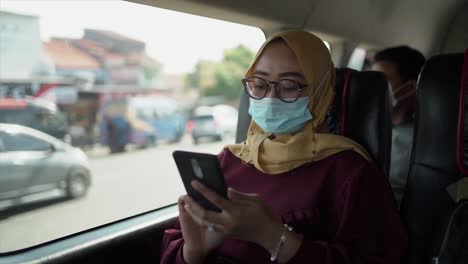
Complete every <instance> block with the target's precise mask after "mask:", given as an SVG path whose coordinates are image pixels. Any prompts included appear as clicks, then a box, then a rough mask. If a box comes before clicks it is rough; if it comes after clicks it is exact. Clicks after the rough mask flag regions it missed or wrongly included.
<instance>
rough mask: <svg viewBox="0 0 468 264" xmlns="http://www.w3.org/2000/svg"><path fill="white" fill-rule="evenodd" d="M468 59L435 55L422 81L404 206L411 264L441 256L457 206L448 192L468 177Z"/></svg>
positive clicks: (421, 78)
mask: <svg viewBox="0 0 468 264" xmlns="http://www.w3.org/2000/svg"><path fill="white" fill-rule="evenodd" d="M463 61H464V58H463V54H461V53H460V54H448V55H439V56H435V57H432V58H431V59H429V60H428V61H427V63H426V65H425V66H424V67H423V69H422V72H421V75H420V77H419V81H418V89H417V107H416V119H415V128H414V141H413V152H412V157H411V162H410V171H409V176H408V180H407V187H406V191H405V195H404V198H403V202H402V208H401V213H402V218H403V221H404V222H405V223H406V225H407V228H408V232H409V243H410V244H409V245H410V251H409V258H408V263H409V264H423V263H431V261H432V258H433V257H435V256H437V255H438V252H439V249H440V246H441V242H442V237H443V233H444V229H445V226H446V224H447V222H448V218H449V215H450V212H451V210H452V209H453V207H454V205H455V203H454V201H453V200H452V199H451V197H450V195H449V193H448V192H447V190H446V188H447V187H448V186H449V185H451V184H453V183H454V182H457V181H458V180H459V179H460V178H461V177H462V175H468V146H467V145H466V144H467V143H468V125H465V124H467V123H468V113H467V111H468V107H466V106H467V104H468V94H466V93H465V90H466V89H468V88H466V87H465V88H464V89H461V87H462V86H461V79H462V65H463ZM465 63H468V62H465ZM465 67H468V66H466V64H465ZM467 70H468V69H466V68H465V71H467ZM465 76H466V75H465ZM460 94H462V95H464V96H460ZM465 98H466V99H467V100H465Z"/></svg>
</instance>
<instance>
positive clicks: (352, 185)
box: [287, 165, 407, 264]
mask: <svg viewBox="0 0 468 264" xmlns="http://www.w3.org/2000/svg"><path fill="white" fill-rule="evenodd" d="M353 174H354V175H350V177H349V178H348V181H347V182H346V183H345V184H344V185H343V188H342V190H337V192H336V195H337V197H338V199H336V200H335V201H329V203H330V204H329V210H330V213H331V214H332V215H335V217H334V218H331V219H334V220H336V222H337V223H338V228H337V232H336V236H335V237H334V238H333V239H331V240H330V241H322V240H314V239H312V238H309V237H307V236H306V237H304V240H303V241H302V244H301V246H300V248H299V250H297V253H296V254H295V255H294V256H293V257H292V258H291V259H290V260H289V261H287V263H291V264H296V263H297V264H300V263H311V262H313V263H340V264H341V263H343V264H397V263H401V262H402V259H403V258H404V255H405V253H406V252H405V251H406V246H407V237H406V233H405V231H404V228H403V225H402V224H401V222H400V218H399V214H398V211H397V209H396V207H395V203H394V200H393V195H392V192H391V189H390V186H389V184H388V182H387V180H386V179H385V177H384V176H383V175H382V173H380V172H379V171H378V170H377V169H376V168H375V167H373V166H372V165H366V166H364V167H362V168H361V169H359V170H357V171H356V172H355V173H353Z"/></svg>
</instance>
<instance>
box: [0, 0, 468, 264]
mask: <svg viewBox="0 0 468 264" xmlns="http://www.w3.org/2000/svg"><path fill="white" fill-rule="evenodd" d="M131 2H136V3H140V4H145V5H148V6H156V7H160V8H165V9H169V10H174V11H179V12H185V13H190V14H194V15H200V16H205V17H210V18H215V19H222V20H226V21H231V22H235V23H240V24H246V25H251V26H255V27H258V28H260V29H262V30H263V32H264V33H265V35H266V36H268V35H270V34H272V33H273V32H276V31H278V30H281V29H290V28H302V29H305V30H310V31H313V32H316V33H317V34H318V35H320V36H321V37H323V38H324V39H326V40H327V41H329V42H330V44H331V46H332V47H336V48H337V49H340V48H341V49H343V50H348V49H349V47H355V46H357V45H358V44H359V45H369V46H372V47H387V46H393V45H399V44H407V45H410V46H412V47H415V48H418V49H419V50H421V51H422V52H423V53H424V54H425V55H426V56H427V57H430V56H433V55H436V54H439V53H448V52H462V51H463V48H466V47H468V30H466V25H467V24H468V1H465V0H408V1H367V0H358V1H345V0H340V1H339V0H330V1H318V0H312V1H306V0H295V1H271V0H258V1H256V2H255V4H252V1H247V0H238V1H226V0H223V1H220V0H192V1H172V0H159V1H156V0H132V1H131ZM182 34H183V33H182ZM351 50H352V49H351ZM342 53H343V58H342V59H343V60H341V61H346V58H347V57H349V55H350V53H349V52H348V53H346V51H343V52H342ZM346 54H347V55H346ZM456 56H458V57H457V58H458V59H456V58H454V57H450V58H445V59H444V58H440V57H439V58H436V59H434V60H430V61H429V63H430V64H431V65H432V66H431V67H427V68H426V69H425V70H424V72H423V75H422V77H421V81H420V82H421V83H420V85H419V86H418V89H421V87H423V88H422V89H423V91H426V92H425V93H420V94H418V100H421V99H424V100H426V99H427V100H428V101H427V103H426V104H419V105H418V111H419V112H423V111H424V109H425V108H427V107H432V105H431V103H433V102H435V101H437V102H441V104H442V106H441V111H443V113H444V115H445V116H447V117H450V118H452V119H453V120H452V119H450V120H451V121H453V122H452V123H450V124H451V125H450V126H451V127H450V129H448V130H447V131H448V132H447V133H449V132H450V133H451V134H450V135H449V136H446V137H445V136H444V138H446V139H447V140H448V141H450V142H451V144H450V145H449V146H446V147H447V148H455V145H456V144H455V143H454V142H452V141H455V136H453V135H454V133H455V131H456V130H457V129H458V128H457V127H456V120H455V119H456V117H457V116H456V115H455V113H453V111H452V110H453V109H452V108H450V109H451V110H450V111H452V112H450V111H449V110H447V109H446V108H447V107H446V108H444V106H447V105H450V104H456V105H457V106H458V94H456V93H455V90H456V88H453V91H452V90H450V91H452V92H453V93H450V94H449V95H447V97H445V95H444V92H445V90H444V91H441V89H439V91H438V92H437V91H436V90H437V89H435V88H437V87H440V86H441V85H446V86H445V87H450V89H452V87H453V85H452V84H453V82H455V81H454V78H456V77H454V76H452V75H450V74H449V73H448V72H447V71H448V70H449V69H454V70H453V75H455V73H459V72H460V69H459V68H457V67H456V63H459V60H460V59H459V56H460V55H456ZM453 60H455V61H456V62H453ZM443 63H448V64H443ZM441 65H442V66H441ZM444 65H445V66H444ZM447 65H448V66H447ZM336 66H337V67H344V66H345V65H344V63H341V65H336ZM446 66H447V67H446ZM437 67H442V68H440V69H444V68H443V67H446V68H445V69H446V71H443V72H442V73H440V74H438V71H437V70H434V69H435V68H437ZM339 71H341V73H339V74H338V75H340V74H342V75H343V73H344V72H346V70H345V69H342V70H339ZM352 74H354V75H351V76H352V77H350V78H352V79H350V80H351V82H350V86H349V87H347V88H346V87H345V85H344V83H343V86H339V87H338V88H337V89H349V91H348V96H349V98H348V99H347V103H348V104H347V105H346V106H343V105H342V104H337V105H339V107H340V110H339V111H343V109H342V108H343V107H346V108H347V109H349V108H350V107H351V106H358V105H359V106H362V107H363V108H359V109H358V110H356V111H355V112H347V114H346V120H355V119H356V120H360V119H358V118H357V116H359V115H362V112H363V111H364V112H367V111H369V115H366V116H365V118H364V121H363V123H362V124H361V125H362V127H363V129H361V130H360V129H358V126H359V124H355V125H352V126H346V129H348V130H345V131H344V134H345V135H349V136H350V137H355V138H356V140H357V141H359V142H360V143H362V144H364V145H367V147H368V148H369V149H371V152H372V155H373V157H374V159H376V160H379V163H380V164H381V167H382V168H383V169H384V170H388V158H389V154H388V153H389V151H390V148H389V144H390V143H389V138H390V134H389V132H388V131H389V130H390V126H389V123H388V122H389V119H385V117H386V116H389V105H388V101H387V100H385V98H386V97H387V96H388V94H387V93H388V89H386V85H387V84H386V82H385V81H384V80H383V79H382V76H381V75H380V74H372V73H371V74H369V73H367V74H364V73H359V72H353V73H352ZM444 74H445V75H444ZM449 75H450V76H449ZM432 76H436V77H434V78H439V80H440V81H439V82H434V81H433V78H432ZM340 78H342V80H343V79H345V78H347V77H346V75H343V76H341V77H339V79H338V80H340ZM426 80H427V81H426ZM338 82H339V81H338ZM445 82H450V84H445ZM358 87H359V88H360V89H366V92H369V91H371V90H373V89H372V88H375V87H379V88H380V90H379V89H374V92H375V93H374V94H373V95H372V96H373V100H371V103H363V102H360V101H356V98H358V96H357V93H359V92H362V91H360V90H358V89H357V88H358ZM456 91H458V90H456ZM343 93H344V92H343V90H341V93H339V96H342V94H343ZM247 108H248V97H247V96H246V95H245V94H243V96H242V98H241V102H240V108H239V124H238V131H237V136H236V141H241V140H242V139H243V138H245V135H246V134H245V133H246V131H247V129H248V124H249V117H248V113H247ZM456 110H458V108H457V109H456ZM340 113H341V112H340ZM424 118H426V119H424V120H417V121H416V122H417V125H416V127H419V133H421V132H420V131H421V130H422V129H421V127H425V130H427V129H434V130H437V128H440V126H439V123H438V122H442V121H440V120H434V119H433V117H431V116H426V117H424ZM385 120H387V121H385ZM343 122H344V120H340V124H343ZM444 122H446V121H444ZM350 123H351V122H350ZM387 126H388V127H387ZM416 130H417V131H416V132H415V135H418V138H419V134H417V133H418V129H416ZM439 130H440V129H439ZM434 133H436V132H434ZM437 133H442V132H440V131H439V132H437ZM452 136H453V137H452ZM420 138H421V139H420V140H419V139H418V140H415V143H414V146H413V148H414V149H415V151H414V153H413V158H412V165H411V166H412V170H411V172H410V174H411V175H412V176H411V178H410V179H412V181H414V182H410V183H409V187H408V188H409V189H410V196H409V197H408V198H405V200H404V206H403V209H402V210H403V218H404V219H405V222H406V223H408V224H411V225H412V227H414V230H411V227H410V234H411V232H416V233H418V234H421V232H428V230H430V229H434V228H436V227H435V226H436V225H439V224H440V221H443V220H441V219H439V220H437V221H438V222H437V223H434V222H430V223H428V225H425V226H421V227H418V225H419V222H418V223H415V222H414V221H416V220H415V219H420V220H419V221H421V219H422V221H423V222H424V221H425V220H427V219H428V217H434V215H433V214H434V213H436V212H439V213H440V215H439V216H438V217H445V216H446V214H447V209H448V208H449V206H447V205H446V204H447V203H449V202H448V201H446V200H444V201H443V202H441V203H445V204H444V205H441V209H440V210H438V211H434V212H432V213H428V211H430V209H428V208H427V207H423V208H419V207H418V206H419V205H420V204H421V199H422V198H421V197H428V195H429V196H430V195H432V193H431V190H432V189H431V188H435V189H438V191H439V192H440V186H439V187H437V186H436V187H434V186H432V185H433V184H434V183H440V184H441V183H442V182H445V181H448V180H450V181H452V179H448V178H446V177H445V172H447V173H450V175H451V176H453V177H459V175H460V172H459V169H458V168H457V167H456V166H457V165H456V164H455V157H452V156H450V157H449V158H448V159H450V160H448V159H447V160H444V161H446V163H444V164H442V165H440V167H441V168H443V169H442V170H436V171H435V172H433V173H435V174H437V175H435V176H434V177H435V178H437V180H434V181H431V182H430V183H427V182H426V181H425V180H422V179H421V177H420V176H418V175H420V174H421V173H423V172H421V171H420V170H427V167H424V166H422V165H421V163H423V161H422V160H421V159H422V158H429V161H430V162H431V163H432V162H433V161H434V159H437V158H441V157H446V156H444V155H446V154H445V153H446V152H442V153H441V154H439V153H437V151H438V150H437V151H436V149H424V148H423V146H426V147H427V146H428V145H433V144H432V143H433V142H429V144H428V143H427V142H426V143H424V139H425V137H424V136H423V135H421V137H420ZM366 140H367V142H366ZM442 143H444V142H441V144H442ZM452 143H453V144H452ZM445 151H448V150H445ZM453 153H455V151H453ZM420 158H421V159H420ZM419 167H423V168H419ZM446 167H450V168H447V169H445V168H446ZM424 173H426V172H424ZM426 183H427V184H426ZM431 184H432V185H431ZM424 186H426V187H427V186H429V187H427V188H426V189H424V188H425V187H424ZM439 194H440V193H439ZM434 199H439V198H437V197H436V198H434ZM440 199H442V200H443V199H447V198H446V197H443V198H440ZM438 201H441V200H437V201H435V203H436V204H437V203H438ZM418 208H419V209H418ZM176 217H177V208H176V207H175V206H168V207H165V208H162V209H157V210H154V211H150V212H147V213H143V214H140V215H137V216H132V217H128V218H126V219H122V220H120V221H117V222H114V223H110V224H107V225H104V226H101V227H96V228H93V229H91V230H87V231H83V232H80V233H77V234H73V235H69V236H66V237H63V238H60V239H57V240H53V241H50V242H47V243H44V244H42V245H38V246H33V247H31V248H26V249H22V250H18V251H13V252H9V253H5V254H1V255H0V264H2V263H158V261H159V256H160V252H159V246H160V244H161V239H162V236H163V233H164V230H165V229H167V228H170V227H172V226H173V224H174V222H175V219H176ZM434 221H436V220H434ZM430 235H431V237H430V238H428V237H426V236H422V237H421V236H420V237H418V239H421V240H417V241H416V243H419V242H420V241H423V240H424V239H428V240H430V241H426V243H425V244H424V245H423V244H422V242H421V244H420V245H422V246H421V247H423V248H418V246H414V245H413V244H412V246H414V247H416V248H418V250H420V251H421V252H419V253H415V254H419V255H417V256H414V257H413V260H414V262H411V263H414V264H416V263H423V262H420V261H419V260H420V259H421V258H427V257H428V254H429V253H428V251H429V249H428V248H429V247H432V246H433V245H432V243H437V242H435V241H434V240H433V236H435V234H432V233H431V234H430Z"/></svg>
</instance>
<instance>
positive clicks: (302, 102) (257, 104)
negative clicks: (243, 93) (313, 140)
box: [249, 67, 330, 134]
mask: <svg viewBox="0 0 468 264" xmlns="http://www.w3.org/2000/svg"><path fill="white" fill-rule="evenodd" d="M329 68H330V67H329ZM329 73H330V70H328V71H327V73H326V74H325V76H324V77H323V79H322V81H321V82H320V84H319V86H318V87H317V89H316V90H315V92H314V94H313V95H312V96H311V97H310V98H313V97H314V96H315V95H316V94H317V92H318V91H320V89H322V87H323V84H324V82H325V80H326V79H327V77H328V74H329ZM310 100H311V99H309V97H299V98H298V99H297V100H296V101H294V102H292V103H285V102H283V101H281V100H280V99H277V98H271V97H265V98H263V99H260V100H255V99H250V106H249V114H250V116H252V118H253V120H254V121H255V123H256V124H257V125H259V126H260V128H262V129H263V131H265V132H267V133H272V134H291V133H296V132H298V131H299V130H301V129H302V128H303V127H304V126H305V124H306V123H307V121H309V120H312V118H313V117H312V114H311V113H310V111H309V108H308V105H309V101H310Z"/></svg>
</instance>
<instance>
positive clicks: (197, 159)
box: [172, 150, 227, 212]
mask: <svg viewBox="0 0 468 264" xmlns="http://www.w3.org/2000/svg"><path fill="white" fill-rule="evenodd" d="M172 156H173V157H174V160H175V163H176V165H177V169H178V170H179V174H180V177H181V178H182V182H183V183H184V186H185V190H186V191H187V194H188V195H189V196H190V197H192V198H193V199H194V200H195V201H197V202H198V203H199V204H200V205H201V206H203V207H204V208H206V209H208V210H213V211H217V212H221V209H219V208H218V207H216V206H215V205H213V204H212V203H211V202H210V201H208V200H207V199H206V198H205V197H204V196H203V195H201V194H200V193H199V192H198V191H196V190H195V189H194V188H193V187H192V185H191V184H190V183H191V182H192V181H193V180H199V181H201V182H202V183H203V184H204V185H205V186H207V187H208V188H210V189H211V190H213V191H214V192H216V193H217V194H219V195H220V196H222V197H225V198H226V197H227V187H226V183H225V182H224V176H223V173H222V171H221V167H220V165H219V161H218V158H217V157H216V155H211V154H206V153H196V152H187V151H179V150H177V151H174V152H173V153H172Z"/></svg>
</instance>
